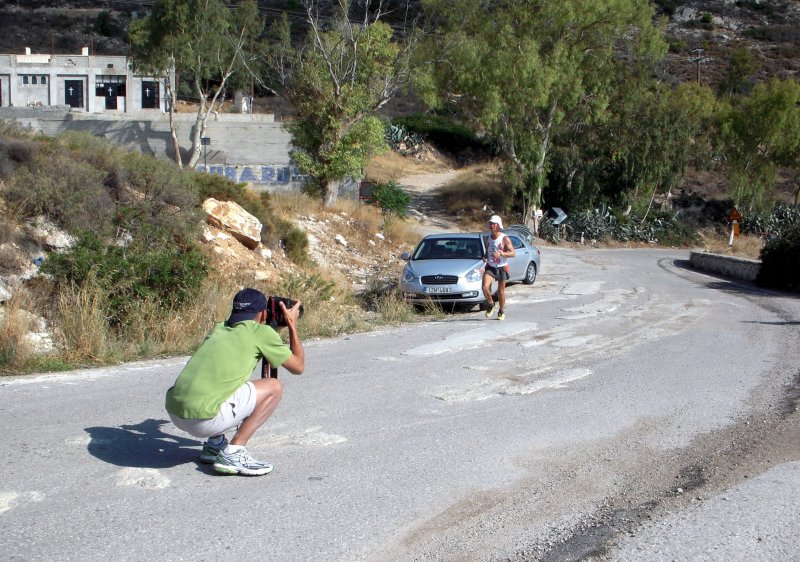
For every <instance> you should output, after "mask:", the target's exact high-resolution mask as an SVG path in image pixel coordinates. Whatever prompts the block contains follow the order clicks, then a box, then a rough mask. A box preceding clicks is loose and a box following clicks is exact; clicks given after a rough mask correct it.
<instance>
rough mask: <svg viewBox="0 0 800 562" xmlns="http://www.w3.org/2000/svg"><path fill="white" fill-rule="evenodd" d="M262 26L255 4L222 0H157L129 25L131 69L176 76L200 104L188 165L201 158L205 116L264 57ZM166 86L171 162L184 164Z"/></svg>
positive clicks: (173, 99) (173, 102)
mask: <svg viewBox="0 0 800 562" xmlns="http://www.w3.org/2000/svg"><path fill="white" fill-rule="evenodd" d="M264 23H265V22H264V19H263V18H262V17H261V16H260V14H259V10H258V5H257V4H256V2H255V1H254V0H244V1H242V2H239V3H237V4H236V5H235V6H234V7H230V6H229V5H228V4H227V3H226V2H223V1H222V0H155V1H154V2H153V5H152V8H151V11H150V14H149V15H148V16H147V17H145V18H142V19H140V20H137V21H135V22H134V24H133V25H132V28H131V34H130V41H131V51H132V56H133V60H134V65H135V66H136V67H137V68H139V69H141V70H145V71H149V72H152V73H158V74H160V75H166V76H169V75H170V74H171V73H174V74H175V75H180V77H181V79H183V80H187V81H188V82H189V83H190V85H191V88H192V91H193V94H194V99H196V100H197V102H198V108H197V114H196V118H195V127H194V129H193V132H192V139H191V140H192V152H191V155H190V156H189V160H188V162H187V163H186V167H188V168H194V166H195V165H196V164H197V162H198V160H199V158H200V154H201V138H203V137H204V136H205V132H206V127H207V122H208V118H209V116H210V115H211V114H213V113H215V112H217V111H219V109H220V108H221V105H222V103H223V102H224V100H225V92H226V88H227V87H228V85H229V80H230V79H231V78H232V77H234V76H235V75H237V74H241V73H243V72H248V71H249V69H250V67H251V65H252V64H254V62H255V61H256V60H257V59H258V58H259V57H260V56H262V55H263V53H262V49H261V47H260V44H259V37H260V35H261V34H262V33H263V30H264ZM166 82H167V84H166V88H167V95H168V100H169V112H170V131H171V135H172V142H173V148H174V151H175V160H176V162H177V163H178V164H179V165H183V162H182V158H181V153H180V149H179V146H178V138H177V133H176V126H175V119H174V115H175V111H176V108H177V92H176V91H175V87H174V85H173V81H172V80H167V81H166Z"/></svg>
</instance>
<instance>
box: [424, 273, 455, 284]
mask: <svg viewBox="0 0 800 562" xmlns="http://www.w3.org/2000/svg"><path fill="white" fill-rule="evenodd" d="M420 281H421V282H422V284H423V285H455V284H456V283H458V276H457V275H423V276H422V277H421V278H420Z"/></svg>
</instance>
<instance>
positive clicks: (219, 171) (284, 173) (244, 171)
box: [197, 164, 308, 187]
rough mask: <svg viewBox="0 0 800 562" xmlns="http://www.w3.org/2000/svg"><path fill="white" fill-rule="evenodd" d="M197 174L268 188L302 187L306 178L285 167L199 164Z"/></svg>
mask: <svg viewBox="0 0 800 562" xmlns="http://www.w3.org/2000/svg"><path fill="white" fill-rule="evenodd" d="M197 171H198V172H206V173H209V174H216V175H218V176H223V177H226V178H228V179H229V180H232V181H235V182H238V183H253V184H258V185H268V186H281V185H282V186H287V187H288V186H289V185H291V184H297V185H302V184H304V183H305V182H306V180H307V179H308V176H305V175H303V174H302V173H300V169H299V168H297V166H286V165H279V164H273V165H252V166H250V165H240V166H232V165H220V164H212V165H209V166H205V165H204V164H199V165H198V166H197Z"/></svg>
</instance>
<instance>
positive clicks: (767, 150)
mask: <svg viewBox="0 0 800 562" xmlns="http://www.w3.org/2000/svg"><path fill="white" fill-rule="evenodd" d="M720 132H721V134H720V135H719V139H718V140H719V143H720V148H721V153H722V155H723V156H724V164H725V167H726V169H727V171H728V178H729V180H730V184H731V191H732V195H733V198H734V201H735V203H736V204H737V205H741V206H742V207H744V208H747V209H751V210H763V209H764V208H765V207H767V206H769V204H770V203H772V199H773V197H774V191H775V186H776V185H777V180H778V172H779V170H780V169H781V168H784V169H786V170H788V171H789V172H790V173H793V175H794V178H795V181H797V178H798V177H800V81H798V80H796V79H792V78H787V79H783V80H782V79H778V78H772V79H771V80H769V81H768V82H760V83H758V84H756V86H755V87H754V88H753V92H752V95H751V96H746V97H745V96H742V97H739V98H735V99H734V100H733V101H732V103H731V105H730V106H729V107H728V108H727V109H726V110H725V111H723V112H722V117H721V119H720ZM798 189H800V188H798Z"/></svg>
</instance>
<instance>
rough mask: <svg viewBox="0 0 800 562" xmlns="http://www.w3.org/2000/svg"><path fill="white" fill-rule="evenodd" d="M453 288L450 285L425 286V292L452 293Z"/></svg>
mask: <svg viewBox="0 0 800 562" xmlns="http://www.w3.org/2000/svg"><path fill="white" fill-rule="evenodd" d="M452 291H453V289H452V288H450V287H425V292H426V293H428V294H437V293H450V292H452Z"/></svg>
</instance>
